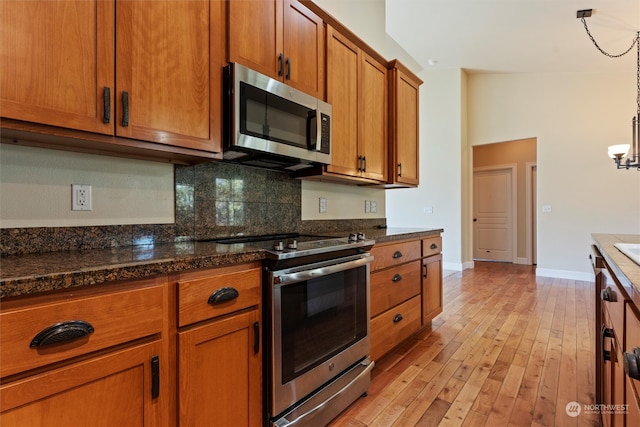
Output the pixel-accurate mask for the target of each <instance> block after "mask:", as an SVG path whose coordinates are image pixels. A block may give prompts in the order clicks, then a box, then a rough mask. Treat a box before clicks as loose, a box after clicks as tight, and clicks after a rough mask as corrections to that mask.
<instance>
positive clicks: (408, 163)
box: [389, 69, 420, 185]
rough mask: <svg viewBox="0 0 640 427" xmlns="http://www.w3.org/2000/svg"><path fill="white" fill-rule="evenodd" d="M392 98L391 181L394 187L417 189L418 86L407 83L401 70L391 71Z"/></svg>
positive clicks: (406, 78) (414, 83) (410, 82)
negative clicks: (411, 186)
mask: <svg viewBox="0 0 640 427" xmlns="http://www.w3.org/2000/svg"><path fill="white" fill-rule="evenodd" d="M394 71H395V78H394V80H395V81H394V89H395V91H394V95H395V99H394V100H392V101H391V102H392V104H393V106H392V109H393V108H395V111H392V114H393V115H394V120H393V127H394V129H393V130H392V131H391V132H392V135H393V136H392V142H391V144H392V148H391V149H393V150H395V154H394V158H395V162H394V164H393V165H392V167H391V170H394V171H395V174H394V176H393V177H389V178H390V179H391V180H394V182H397V183H403V184H408V185H418V182H419V180H418V168H419V158H418V153H419V150H418V147H419V143H420V141H419V139H418V120H419V116H418V102H419V101H418V93H419V90H420V86H419V85H418V84H417V83H416V82H414V81H413V80H411V79H409V78H408V76H407V75H406V74H405V73H403V72H402V70H398V69H396V70H394Z"/></svg>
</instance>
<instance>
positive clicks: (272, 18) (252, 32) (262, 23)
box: [228, 0, 324, 99]
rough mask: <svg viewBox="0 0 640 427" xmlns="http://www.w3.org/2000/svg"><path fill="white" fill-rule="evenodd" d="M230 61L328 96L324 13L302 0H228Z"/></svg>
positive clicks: (322, 96)
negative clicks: (317, 11)
mask: <svg viewBox="0 0 640 427" xmlns="http://www.w3.org/2000/svg"><path fill="white" fill-rule="evenodd" d="M228 7H229V15H228V16H229V23H228V41H229V61H231V62H237V63H240V64H242V65H245V66H247V67H249V68H251V69H253V70H255V71H258V72H260V73H262V74H265V75H267V76H269V77H272V78H274V79H277V80H281V81H283V82H284V83H286V84H288V85H291V86H292V87H295V88H296V89H299V90H302V91H303V92H306V93H308V94H310V95H313V96H316V97H318V98H321V99H324V27H323V22H322V19H320V18H319V17H318V16H317V15H316V14H315V13H313V12H312V11H310V10H309V9H308V8H307V7H306V6H304V5H302V4H301V3H300V2H299V1H298V0H263V1H248V0H228Z"/></svg>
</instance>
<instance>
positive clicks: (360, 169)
mask: <svg viewBox="0 0 640 427" xmlns="http://www.w3.org/2000/svg"><path fill="white" fill-rule="evenodd" d="M358 172H362V156H358Z"/></svg>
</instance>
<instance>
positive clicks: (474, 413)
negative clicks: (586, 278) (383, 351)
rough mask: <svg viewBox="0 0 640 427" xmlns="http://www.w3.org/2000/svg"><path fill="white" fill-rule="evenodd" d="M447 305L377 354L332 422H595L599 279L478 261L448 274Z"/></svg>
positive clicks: (400, 426)
mask: <svg viewBox="0 0 640 427" xmlns="http://www.w3.org/2000/svg"><path fill="white" fill-rule="evenodd" d="M443 288H444V311H443V313H442V314H440V315H439V316H438V317H436V318H435V319H434V320H433V328H432V331H430V332H423V333H421V334H420V335H419V336H417V337H415V338H414V339H411V340H409V341H408V342H406V343H405V344H404V345H402V346H401V348H399V349H397V350H396V351H394V352H392V353H390V354H388V355H387V356H385V357H384V358H382V359H381V360H379V361H378V362H377V365H376V367H375V368H374V371H373V375H372V382H371V387H370V389H369V393H368V396H366V397H364V398H361V399H359V400H358V401H356V402H355V403H354V404H353V405H352V406H351V407H350V408H348V409H347V410H346V411H345V412H344V413H343V414H341V415H340V416H339V417H338V418H337V419H336V420H334V422H333V423H332V424H331V427H341V426H352V427H354V426H380V427H389V426H394V427H410V426H438V425H439V426H487V427H489V426H491V427H500V426H565V425H567V426H597V425H599V417H598V416H597V415H596V414H593V413H591V414H590V413H587V412H589V411H585V410H583V411H582V412H581V413H580V414H579V415H578V416H577V417H570V416H568V415H567V412H566V406H567V404H568V403H569V402H574V401H575V402H578V403H579V404H580V406H581V407H583V408H584V404H592V403H593V399H594V363H595V362H594V335H593V333H594V331H593V328H594V327H593V325H594V310H595V309H594V298H593V292H594V291H593V289H594V284H593V283H592V282H582V281H575V280H566V279H553V278H544V277H538V278H536V277H535V269H534V267H532V266H523V265H512V264H504V263H485V262H476V267H475V269H472V270H465V271H464V272H456V273H453V274H452V275H449V276H447V277H445V279H444V285H443Z"/></svg>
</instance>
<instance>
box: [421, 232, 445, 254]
mask: <svg viewBox="0 0 640 427" xmlns="http://www.w3.org/2000/svg"><path fill="white" fill-rule="evenodd" d="M441 251H442V236H433V237H427V238H426V239H422V256H423V257H428V256H431V255H435V254H439V253H440V252H441Z"/></svg>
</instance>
